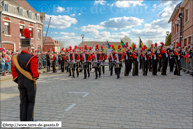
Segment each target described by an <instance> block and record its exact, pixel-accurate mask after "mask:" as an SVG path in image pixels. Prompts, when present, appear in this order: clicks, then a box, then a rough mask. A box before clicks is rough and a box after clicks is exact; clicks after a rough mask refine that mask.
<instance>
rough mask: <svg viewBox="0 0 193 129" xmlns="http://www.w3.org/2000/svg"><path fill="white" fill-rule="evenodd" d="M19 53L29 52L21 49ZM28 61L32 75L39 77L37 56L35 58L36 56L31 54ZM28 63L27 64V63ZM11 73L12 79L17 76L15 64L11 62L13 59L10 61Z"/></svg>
mask: <svg viewBox="0 0 193 129" xmlns="http://www.w3.org/2000/svg"><path fill="white" fill-rule="evenodd" d="M21 53H27V54H29V53H28V52H26V51H22V52H21ZM29 63H30V70H31V72H32V76H33V77H34V78H38V77H39V73H38V58H36V56H33V57H32V58H31V61H30V62H29ZM27 65H28V64H27ZM11 74H12V76H13V79H15V78H16V77H17V76H18V73H17V70H16V67H15V65H14V64H13V59H12V61H11Z"/></svg>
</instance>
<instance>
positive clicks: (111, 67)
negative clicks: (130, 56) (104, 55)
mask: <svg viewBox="0 0 193 129" xmlns="http://www.w3.org/2000/svg"><path fill="white" fill-rule="evenodd" d="M109 71H110V76H112V75H113V65H112V66H110V65H109Z"/></svg>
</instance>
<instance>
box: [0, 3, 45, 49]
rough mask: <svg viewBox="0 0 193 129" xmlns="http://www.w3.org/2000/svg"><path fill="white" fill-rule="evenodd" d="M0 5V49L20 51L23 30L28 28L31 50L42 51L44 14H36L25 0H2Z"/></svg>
mask: <svg viewBox="0 0 193 129" xmlns="http://www.w3.org/2000/svg"><path fill="white" fill-rule="evenodd" d="M1 4H2V15H1V27H2V28H1V31H2V33H1V36H2V47H4V48H5V49H6V50H11V51H20V38H24V36H23V29H25V28H28V29H29V30H30V31H31V44H32V50H39V51H40V50H42V48H43V21H44V20H45V13H40V12H37V11H36V10H35V9H34V8H33V7H31V6H30V5H29V4H28V3H27V1H26V0H3V1H2V2H1Z"/></svg>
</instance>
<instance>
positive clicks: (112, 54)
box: [109, 45, 115, 76]
mask: <svg viewBox="0 0 193 129" xmlns="http://www.w3.org/2000/svg"><path fill="white" fill-rule="evenodd" d="M111 47H112V51H111V53H110V54H109V64H110V63H112V65H111V66H110V65H109V67H110V76H112V74H113V65H114V56H115V52H114V50H115V49H114V45H112V46H111Z"/></svg>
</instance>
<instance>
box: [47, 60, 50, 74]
mask: <svg viewBox="0 0 193 129" xmlns="http://www.w3.org/2000/svg"><path fill="white" fill-rule="evenodd" d="M47 72H50V60H47Z"/></svg>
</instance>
